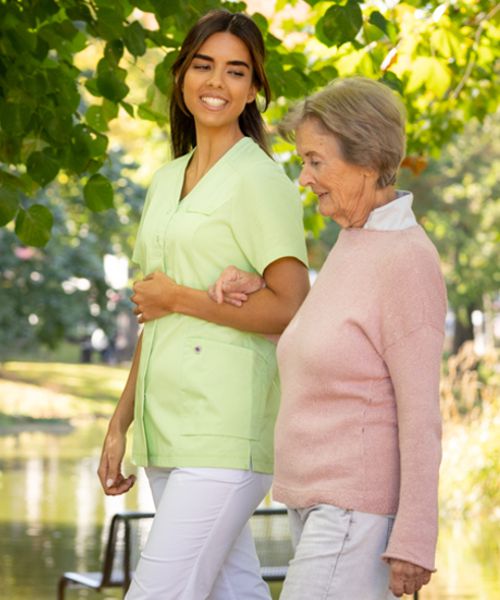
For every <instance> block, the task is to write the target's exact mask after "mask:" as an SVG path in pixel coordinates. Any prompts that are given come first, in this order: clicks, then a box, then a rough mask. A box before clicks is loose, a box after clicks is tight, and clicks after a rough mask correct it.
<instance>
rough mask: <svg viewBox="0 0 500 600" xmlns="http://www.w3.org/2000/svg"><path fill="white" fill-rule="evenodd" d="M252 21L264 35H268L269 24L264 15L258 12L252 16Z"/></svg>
mask: <svg viewBox="0 0 500 600" xmlns="http://www.w3.org/2000/svg"><path fill="white" fill-rule="evenodd" d="M252 21H253V22H254V23H255V24H256V25H257V27H258V28H259V29H260V30H261V32H262V33H263V34H265V33H267V30H268V29H269V23H268V20H267V19H266V17H265V16H264V15H263V14H261V13H258V12H256V13H254V14H253V15H252Z"/></svg>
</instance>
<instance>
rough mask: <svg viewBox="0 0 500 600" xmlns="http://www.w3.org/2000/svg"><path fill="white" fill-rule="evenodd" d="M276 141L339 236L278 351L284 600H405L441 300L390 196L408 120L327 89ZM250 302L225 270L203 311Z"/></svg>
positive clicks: (386, 93)
mask: <svg viewBox="0 0 500 600" xmlns="http://www.w3.org/2000/svg"><path fill="white" fill-rule="evenodd" d="M282 132H283V133H284V134H285V135H289V134H291V133H292V132H295V137H296V144H297V151H298V153H299V155H300V156H301V158H302V160H303V168H302V172H301V175H300V180H299V181H300V183H301V184H302V185H303V186H309V187H310V188H311V189H312V191H313V192H314V193H315V194H316V195H317V197H318V203H319V210H320V212H321V213H322V214H323V215H324V216H326V217H331V218H332V219H333V220H334V221H336V222H337V223H338V224H339V225H340V226H341V227H342V230H341V232H340V234H339V237H338V241H337V242H336V244H335V246H334V247H333V249H332V251H331V252H330V254H329V256H328V258H327V259H326V262H325V264H324V265H323V268H322V269H321V272H320V273H319V275H318V277H317V279H316V281H315V283H314V286H313V288H312V290H311V291H310V293H309V295H308V296H307V298H306V300H305V301H304V303H303V304H302V306H301V308H300V309H299V311H298V312H297V313H296V315H295V317H294V318H293V320H292V321H291V323H290V324H289V326H288V327H287V329H286V330H285V332H284V333H283V335H282V336H281V339H280V341H279V344H278V362H279V369H280V376H281V385H282V400H281V408H280V413H279V416H278V421H277V425H276V430H275V463H276V464H275V478H274V485H273V494H274V498H275V499H276V500H279V501H281V502H284V503H286V504H287V505H288V507H289V508H290V519H291V525H292V537H293V540H294V545H295V548H296V550H295V558H294V559H293V560H292V562H291V563H290V568H289V571H288V576H287V579H286V581H285V584H284V588H283V592H282V595H281V600H303V598H315V599H316V598H317V599H320V598H321V599H322V600H323V599H332V600H333V599H335V600H382V599H383V600H385V599H387V598H391V597H393V594H394V595H395V596H398V597H399V596H401V595H403V594H412V593H414V592H415V591H417V590H418V589H420V588H421V586H422V585H424V584H426V583H427V582H428V581H429V579H430V577H431V573H432V571H433V570H434V555H435V547H436V538H437V512H438V510H437V487H438V470H439V463H440V457H441V443H440V438H441V420H440V413H439V369H440V357H441V352H442V344H443V337H444V319H445V312H446V292H445V286H444V283H443V278H442V275H441V272H440V267H439V260H438V255H437V253H436V250H435V248H434V246H433V245H432V243H431V242H430V241H429V239H428V237H427V236H426V234H425V233H424V231H423V230H422V228H421V227H420V226H419V225H418V224H417V222H416V220H415V217H414V214H413V212H412V209H411V204H412V195H411V193H409V192H403V191H398V190H396V189H395V188H394V183H395V180H396V174H397V171H398V167H399V164H400V162H401V159H402V158H403V155H404V150H405V133H404V111H403V108H402V107H401V105H400V103H399V102H398V101H397V100H396V97H395V96H394V94H393V93H392V92H391V91H390V90H389V89H388V88H387V87H386V86H384V85H383V84H381V83H378V82H375V81H372V80H369V79H365V78H362V77H354V78H350V79H344V80H335V81H334V82H333V83H332V84H330V85H329V86H328V87H327V88H325V89H324V90H322V91H320V92H318V93H317V94H315V95H313V96H311V97H309V98H307V99H306V100H305V101H304V102H302V103H300V104H299V105H298V106H297V107H296V108H295V109H294V110H293V111H292V112H291V113H290V114H289V115H288V116H287V118H286V119H285V122H284V123H283V125H282ZM256 287H257V283H256V281H255V277H254V276H250V275H245V274H243V273H241V272H236V271H234V270H232V269H230V270H227V271H226V272H224V273H223V274H222V275H221V277H220V278H219V280H218V281H217V283H216V285H215V288H214V289H213V290H212V296H213V297H217V299H218V300H219V301H221V299H222V298H224V299H225V300H226V301H229V302H231V301H232V300H231V298H232V294H235V293H236V292H239V293H240V294H241V293H242V292H243V293H244V292H251V291H252V290H253V289H254V288H256ZM256 293H259V292H256ZM241 299H242V296H239V297H238V301H241Z"/></svg>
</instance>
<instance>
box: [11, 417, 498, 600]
mask: <svg viewBox="0 0 500 600" xmlns="http://www.w3.org/2000/svg"><path fill="white" fill-rule="evenodd" d="M104 430H105V424H104V423H102V424H99V423H97V424H93V425H91V426H86V427H80V428H77V429H75V430H73V431H72V432H70V433H67V432H66V433H62V432H61V433H54V432H45V433H43V432H23V433H18V434H16V435H5V434H4V435H2V436H0V598H1V599H2V600H4V599H5V600H49V599H50V600H53V599H54V598H55V597H56V588H57V581H58V578H59V576H60V574H61V573H62V572H63V571H67V570H72V571H85V570H97V569H98V568H99V566H100V552H101V547H102V543H103V535H105V529H104V527H103V526H104V524H106V523H108V522H109V520H110V519H111V516H112V515H113V514H114V513H115V512H116V511H118V510H123V509H130V510H137V509H139V510H152V508H153V504H152V500H151V496H150V492H149V487H148V485H147V482H146V481H145V478H144V476H143V475H142V473H141V471H139V473H138V483H137V484H136V486H135V487H134V488H133V489H132V490H131V492H129V494H126V495H125V496H119V497H107V496H105V495H104V494H103V493H102V491H101V488H100V485H99V482H98V480H97V476H96V474H95V473H96V469H97V465H98V461H99V454H100V444H101V440H102V438H103V435H104ZM128 470H129V471H130V470H132V468H130V469H128ZM498 533H499V532H498V530H497V531H496V532H495V531H492V530H491V527H489V526H488V524H487V523H483V524H481V523H476V524H475V526H474V527H473V528H472V527H471V526H470V525H467V524H464V523H457V524H455V526H454V528H453V529H445V528H443V530H442V535H441V539H440V546H439V557H438V563H439V571H438V573H437V574H436V576H435V577H434V578H433V582H432V583H431V585H429V586H428V587H427V588H426V589H425V591H423V592H422V593H421V594H420V598H421V600H437V599H454V600H465V599H467V600H500V569H499V566H500V557H499V553H498V539H497V535H495V534H498ZM99 597H100V598H104V599H106V598H120V597H121V595H120V593H119V592H117V591H109V592H105V593H103V594H101V595H100V596H98V595H97V594H95V593H94V592H91V591H83V590H82V591H79V590H72V591H70V592H69V593H68V594H67V598H68V600H71V599H75V600H76V599H83V598H89V599H90V598H99Z"/></svg>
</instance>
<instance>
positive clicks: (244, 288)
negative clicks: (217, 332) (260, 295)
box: [208, 266, 266, 306]
mask: <svg viewBox="0 0 500 600" xmlns="http://www.w3.org/2000/svg"><path fill="white" fill-rule="evenodd" d="M264 287H266V284H265V281H264V279H263V278H262V277H260V275H257V274H256V273H247V272H246V271H242V270H241V269H238V268H236V267H233V266H229V267H227V268H226V269H224V271H222V273H221V274H220V275H219V278H218V279H217V281H216V282H215V283H214V284H213V285H212V286H210V287H209V289H208V295H209V297H210V298H211V299H212V300H214V301H215V302H217V304H222V303H223V302H226V303H227V304H232V305H233V306H242V305H243V303H244V302H246V301H247V300H248V295H249V294H253V293H254V292H258V291H259V290H261V289H262V288H264Z"/></svg>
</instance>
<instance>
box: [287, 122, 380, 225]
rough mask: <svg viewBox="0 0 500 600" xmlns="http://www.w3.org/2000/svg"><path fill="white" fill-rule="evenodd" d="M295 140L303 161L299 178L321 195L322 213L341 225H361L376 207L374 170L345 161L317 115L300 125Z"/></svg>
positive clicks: (337, 144) (319, 201) (320, 206)
mask: <svg viewBox="0 0 500 600" xmlns="http://www.w3.org/2000/svg"><path fill="white" fill-rule="evenodd" d="M296 143H297V152H298V153H299V155H300V157H301V158H302V161H303V167H302V172H301V174H300V178H299V182H300V184H301V185H303V186H309V187H310V188H311V190H312V191H313V192H314V193H315V194H316V195H317V196H318V203H319V211H320V213H321V214H322V215H323V216H325V217H331V218H332V219H333V220H334V221H336V222H337V223H338V224H339V225H340V226H341V227H362V226H363V225H364V224H365V222H366V220H367V218H368V215H369V214H370V212H371V211H372V210H373V208H374V207H375V202H376V198H375V192H376V180H377V174H376V173H375V172H374V170H373V169H370V168H368V167H361V166H359V165H353V164H351V163H348V162H346V161H345V160H344V159H343V157H342V152H341V149H340V145H339V142H338V141H337V139H336V137H335V136H334V135H333V134H332V133H330V132H329V131H327V130H326V129H325V128H324V127H323V125H322V124H321V123H320V122H319V121H318V120H317V119H314V118H311V119H306V120H305V121H304V122H303V123H302V124H301V125H299V127H298V128H297V132H296Z"/></svg>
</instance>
